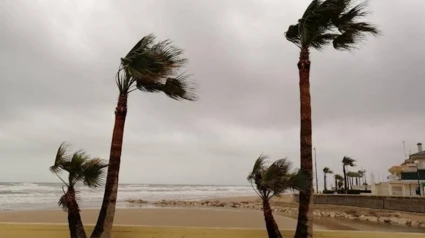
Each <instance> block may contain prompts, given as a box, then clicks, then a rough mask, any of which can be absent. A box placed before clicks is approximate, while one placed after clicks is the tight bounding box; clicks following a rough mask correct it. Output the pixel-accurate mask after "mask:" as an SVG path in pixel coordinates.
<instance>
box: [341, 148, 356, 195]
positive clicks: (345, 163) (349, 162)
mask: <svg viewBox="0 0 425 238" xmlns="http://www.w3.org/2000/svg"><path fill="white" fill-rule="evenodd" d="M354 162H356V160H354V159H352V158H350V157H348V156H344V158H342V172H343V173H344V192H345V194H347V193H348V181H347V171H346V167H347V166H350V167H354V166H356V165H355V164H354Z"/></svg>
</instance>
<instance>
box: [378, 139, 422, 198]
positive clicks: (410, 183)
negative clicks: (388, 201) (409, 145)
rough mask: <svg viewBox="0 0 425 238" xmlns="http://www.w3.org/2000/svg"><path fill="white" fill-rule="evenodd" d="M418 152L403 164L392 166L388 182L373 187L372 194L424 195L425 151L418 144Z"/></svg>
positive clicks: (420, 144)
mask: <svg viewBox="0 0 425 238" xmlns="http://www.w3.org/2000/svg"><path fill="white" fill-rule="evenodd" d="M417 146H418V152H417V153H414V154H411V155H410V156H409V158H408V159H407V160H405V161H404V162H403V163H402V164H400V165H396V166H392V167H391V168H390V169H389V170H388V171H389V172H390V173H391V175H390V176H388V179H389V181H388V182H382V183H376V184H373V185H372V194H375V195H383V196H418V195H421V196H423V195H424V187H425V151H424V150H423V149H422V143H418V144H417Z"/></svg>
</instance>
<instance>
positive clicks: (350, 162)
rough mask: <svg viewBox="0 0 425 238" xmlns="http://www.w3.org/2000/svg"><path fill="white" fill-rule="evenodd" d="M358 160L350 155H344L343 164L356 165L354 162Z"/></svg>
mask: <svg viewBox="0 0 425 238" xmlns="http://www.w3.org/2000/svg"><path fill="white" fill-rule="evenodd" d="M355 162H356V160H355V159H352V158H350V157H348V156H344V158H343V159H342V164H343V165H344V166H350V167H354V166H356V165H355V164H354V163H355Z"/></svg>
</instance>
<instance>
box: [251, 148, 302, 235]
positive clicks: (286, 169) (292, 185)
mask: <svg viewBox="0 0 425 238" xmlns="http://www.w3.org/2000/svg"><path fill="white" fill-rule="evenodd" d="M265 162H266V156H264V155H260V157H258V159H257V160H256V161H255V163H254V167H253V169H252V172H250V174H249V175H248V178H247V179H248V181H249V182H250V183H251V185H252V187H253V188H254V191H256V192H257V194H258V196H260V198H261V200H262V201H263V212H264V220H265V222H266V228H267V233H268V235H269V238H281V237H282V234H281V233H280V231H279V227H278V226H277V224H276V221H275V220H274V218H273V213H272V209H271V207H270V202H269V201H270V199H271V198H272V197H274V196H279V195H280V194H281V193H283V192H285V191H286V190H288V189H297V190H303V189H305V188H306V183H305V181H306V180H305V179H304V178H303V176H302V174H301V173H299V172H293V171H292V169H291V167H292V163H291V162H290V161H288V160H287V159H280V160H277V161H275V162H274V163H272V164H271V165H270V166H266V165H265Z"/></svg>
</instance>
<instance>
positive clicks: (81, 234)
mask: <svg viewBox="0 0 425 238" xmlns="http://www.w3.org/2000/svg"><path fill="white" fill-rule="evenodd" d="M67 148H68V145H67V144H65V143H62V144H61V145H60V146H59V149H58V151H57V153H56V158H55V163H54V165H53V166H51V167H50V171H51V172H53V173H55V174H56V175H57V176H58V178H59V179H60V180H61V181H62V182H63V183H64V187H66V191H65V189H63V192H64V194H63V195H62V197H61V198H60V200H59V202H58V204H59V206H62V209H63V210H64V211H67V212H68V226H69V232H70V235H71V238H86V237H87V236H86V232H85V230H84V226H83V223H82V221H81V215H80V208H79V206H78V203H77V196H76V194H77V192H78V191H77V190H76V188H75V185H76V184H77V183H80V182H81V183H83V184H84V185H85V186H87V187H89V188H97V187H99V186H101V185H102V182H103V174H104V168H106V167H107V166H108V165H107V164H106V163H105V162H104V161H103V160H101V159H98V158H90V156H89V155H87V154H86V153H85V152H84V151H82V150H79V151H76V152H75V153H73V154H68V152H67ZM63 171H66V172H68V179H67V181H66V179H62V177H61V176H60V173H61V172H63Z"/></svg>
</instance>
